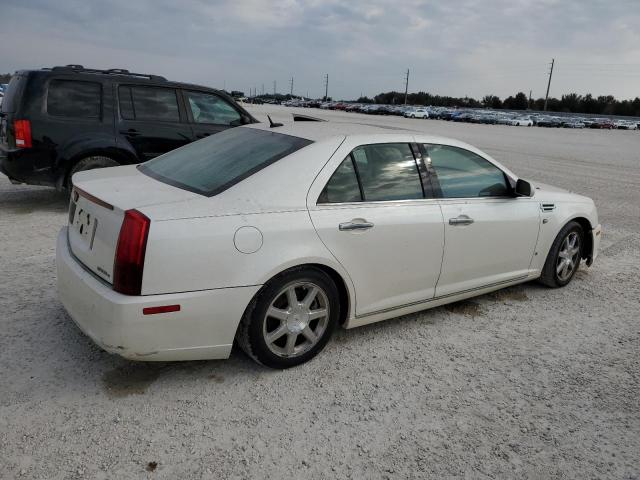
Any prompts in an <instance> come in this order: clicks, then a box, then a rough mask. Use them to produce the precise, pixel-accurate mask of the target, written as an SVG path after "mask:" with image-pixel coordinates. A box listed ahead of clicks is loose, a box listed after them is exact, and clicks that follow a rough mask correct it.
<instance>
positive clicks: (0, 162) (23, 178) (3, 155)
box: [0, 144, 56, 187]
mask: <svg viewBox="0 0 640 480" xmlns="http://www.w3.org/2000/svg"><path fill="white" fill-rule="evenodd" d="M40 155H42V153H40V152H38V150H37V149H32V148H16V149H10V148H7V146H6V145H3V144H0V172H2V173H4V174H5V175H6V176H7V177H9V180H11V181H12V182H13V183H29V184H31V185H45V186H49V187H53V186H55V184H56V182H55V175H54V174H53V172H52V171H51V168H50V167H46V168H41V169H38V168H36V165H37V163H38V158H39V156H40Z"/></svg>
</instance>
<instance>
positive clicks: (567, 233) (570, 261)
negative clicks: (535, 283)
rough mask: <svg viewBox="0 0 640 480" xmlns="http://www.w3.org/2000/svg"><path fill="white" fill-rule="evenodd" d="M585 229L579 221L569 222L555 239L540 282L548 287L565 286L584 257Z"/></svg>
mask: <svg viewBox="0 0 640 480" xmlns="http://www.w3.org/2000/svg"><path fill="white" fill-rule="evenodd" d="M583 239H584V230H583V229H582V226H581V225H580V224H579V223H578V222H573V221H572V222H569V223H567V224H566V225H565V226H564V227H563V228H562V230H560V233H558V236H557V237H556V238H555V240H554V241H553V244H552V245H551V249H550V250H549V254H548V255H547V260H546V261H545V264H544V268H543V269H542V275H541V276H540V282H541V283H542V284H544V285H547V286H548V287H553V288H557V287H564V286H565V285H567V284H568V283H569V282H570V281H571V279H572V278H573V276H574V275H575V274H576V272H577V271H578V267H579V266H580V260H581V259H582V248H583Z"/></svg>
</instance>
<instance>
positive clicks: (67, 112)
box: [47, 80, 102, 118]
mask: <svg viewBox="0 0 640 480" xmlns="http://www.w3.org/2000/svg"><path fill="white" fill-rule="evenodd" d="M101 107H102V85H100V84H99V83H97V82H84V81H78V80H52V81H51V82H50V83H49V88H48V92H47V113H48V114H49V115H55V116H59V117H73V118H99V117H100V112H101Z"/></svg>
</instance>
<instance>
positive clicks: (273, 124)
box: [267, 115, 282, 128]
mask: <svg viewBox="0 0 640 480" xmlns="http://www.w3.org/2000/svg"><path fill="white" fill-rule="evenodd" d="M267 118H268V119H269V128H275V127H282V123H276V122H274V121H273V120H271V116H269V115H267Z"/></svg>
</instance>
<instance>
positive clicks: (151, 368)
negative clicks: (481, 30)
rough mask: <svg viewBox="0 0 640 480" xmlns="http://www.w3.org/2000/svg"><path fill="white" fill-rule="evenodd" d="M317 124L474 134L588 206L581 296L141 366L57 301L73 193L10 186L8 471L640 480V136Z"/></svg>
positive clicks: (440, 314) (428, 315)
mask: <svg viewBox="0 0 640 480" xmlns="http://www.w3.org/2000/svg"><path fill="white" fill-rule="evenodd" d="M252 110H253V111H254V112H255V113H256V116H257V117H258V118H260V119H261V120H262V119H265V118H266V117H265V113H266V112H270V113H272V116H273V119H274V120H275V121H283V120H285V121H288V120H289V118H290V117H289V112H290V111H292V109H286V108H283V107H255V108H253V109H252ZM303 113H307V114H315V115H318V116H323V117H326V118H332V119H355V120H357V121H361V122H365V123H375V124H378V123H383V124H387V125H390V126H396V127H407V128H412V129H416V130H422V131H428V132H433V133H437V134H443V135H446V136H450V137H454V138H459V139H461V140H465V141H468V142H469V143H472V144H474V145H476V146H478V147H479V148H481V149H483V150H485V151H486V152H488V153H489V154H491V155H493V156H494V157H495V158H497V159H498V160H499V161H501V162H503V163H504V164H505V165H507V166H508V167H510V168H511V169H512V170H514V171H515V172H516V173H518V174H519V175H521V176H523V177H524V178H531V179H536V180H539V181H542V182H545V183H550V184H553V185H557V186H560V187H564V188H567V189H570V190H573V191H576V192H578V193H581V194H585V195H588V196H591V197H592V198H593V199H594V200H595V201H596V204H597V206H598V208H599V211H600V217H601V222H602V224H603V227H604V238H603V241H602V248H601V252H600V257H599V258H598V260H597V261H596V263H595V265H594V266H593V267H592V268H590V269H586V268H584V267H583V269H582V270H580V271H579V272H578V274H577V277H576V278H575V280H574V281H573V282H572V283H571V284H570V285H569V286H568V287H566V288H564V289H559V290H550V289H547V288H543V287H541V286H538V285H537V284H534V283H532V284H525V285H522V286H518V287H514V288H509V289H507V290H503V291H500V292H497V293H494V294H490V295H485V296H482V297H478V298H475V299H473V300H470V301H465V302H461V303H457V304H453V305H449V306H446V307H441V308H437V309H434V310H430V311H425V312H422V313H419V314H415V315H409V316H406V317H403V318H399V319H395V320H390V321H387V322H383V323H379V324H374V325H370V326H367V327H363V328H359V329H354V330H349V331H345V330H342V331H339V332H338V333H337V334H336V336H335V337H334V339H333V341H332V342H330V344H329V346H328V347H327V348H326V349H325V350H324V352H323V353H322V354H320V355H319V356H318V357H317V358H316V359H315V360H313V361H312V362H310V363H308V364H306V365H303V366H301V367H298V368H295V369H291V370H288V371H274V370H267V369H265V368H263V367H260V366H258V365H256V364H254V363H253V362H251V361H250V360H248V359H247V358H246V357H245V356H244V355H243V354H242V353H241V352H240V351H238V350H237V349H234V352H233V354H232V356H231V358H230V359H229V360H226V361H203V362H188V363H170V364H143V363H132V362H128V361H125V360H123V359H120V358H118V357H115V356H112V355H109V354H107V353H105V352H103V351H101V350H100V349H99V348H97V347H96V346H94V345H93V344H92V342H91V341H90V340H88V339H87V338H86V337H84V336H83V335H82V333H81V332H80V331H79V330H78V329H77V328H76V327H75V326H74V325H73V323H72V322H71V321H70V319H69V318H68V317H67V315H66V314H65V312H64V310H63V309H62V307H61V305H60V303H59V302H58V300H57V298H56V290H55V265H54V254H55V252H54V248H55V247H54V245H55V236H56V234H57V232H58V229H59V228H60V227H61V226H62V225H63V224H64V223H65V222H66V218H67V217H66V201H65V199H64V198H63V196H61V195H60V194H57V193H55V192H54V191H53V190H50V189H47V188H39V187H28V186H17V185H11V184H10V183H9V182H8V180H7V179H6V178H5V177H2V176H1V175H0V245H1V247H0V312H1V313H0V477H2V478H42V479H63V478H64V479H67V478H92V479H101V478H112V479H121V478H171V479H177V478H181V479H186V478H211V479H233V478H238V479H240V478H264V479H279V478H313V479H327V478H331V479H333V478H336V479H344V478H353V479H378V478H394V479H395V478H398V479H404V478H408V479H411V478H438V479H441V478H452V477H462V478H470V479H483V478H539V479H556V478H563V479H564V478H576V479H591V478H594V479H595V478H615V479H638V478H640V388H639V383H640V356H639V353H640V322H639V320H640V281H639V280H638V270H639V267H640V132H627V131H594V130H566V129H543V128H526V127H506V126H485V125H466V124H453V123H448V122H441V121H433V120H408V119H402V118H396V117H372V116H363V115H357V114H345V113H339V112H338V113H333V112H321V111H319V110H315V111H310V110H304V112H303Z"/></svg>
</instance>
